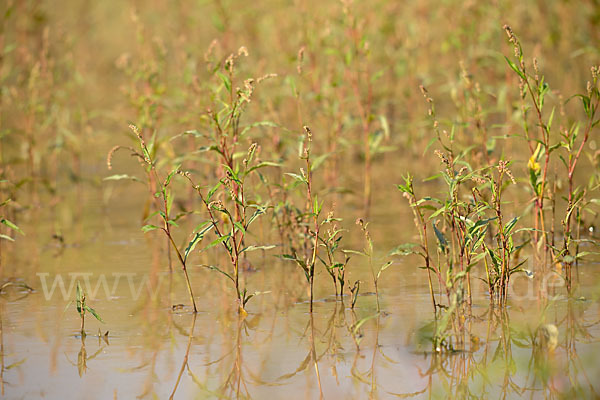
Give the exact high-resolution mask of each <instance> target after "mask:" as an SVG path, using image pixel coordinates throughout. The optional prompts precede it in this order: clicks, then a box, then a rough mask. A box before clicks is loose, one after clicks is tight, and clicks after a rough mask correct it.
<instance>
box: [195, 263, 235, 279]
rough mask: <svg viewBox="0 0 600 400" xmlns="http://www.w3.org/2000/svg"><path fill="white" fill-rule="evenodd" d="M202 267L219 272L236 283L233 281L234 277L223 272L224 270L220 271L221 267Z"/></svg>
mask: <svg viewBox="0 0 600 400" xmlns="http://www.w3.org/2000/svg"><path fill="white" fill-rule="evenodd" d="M202 267H204V268H207V269H210V270H213V271H217V272H219V273H221V274H223V275H225V276H226V277H227V278H229V279H230V280H231V281H232V282H235V280H234V279H233V277H232V276H231V275H229V274H228V273H227V272H225V271H223V270H222V269H220V268H219V267H216V266H214V265H202Z"/></svg>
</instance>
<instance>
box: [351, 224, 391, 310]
mask: <svg viewBox="0 0 600 400" xmlns="http://www.w3.org/2000/svg"><path fill="white" fill-rule="evenodd" d="M356 225H358V226H359V227H360V229H361V231H362V233H363V235H364V238H365V242H366V245H365V247H364V249H363V250H362V251H357V250H344V252H345V253H347V254H358V255H360V256H363V257H365V258H366V259H367V261H368V264H369V270H370V271H371V278H372V279H373V287H374V288H375V301H376V304H377V312H379V311H381V306H380V304H379V278H380V277H381V274H382V273H383V271H385V270H386V269H387V268H388V267H389V266H390V265H392V264H393V262H392V261H387V262H385V263H384V264H383V265H381V266H380V267H379V269H378V270H377V273H375V260H374V257H375V248H374V244H373V239H371V234H370V233H369V230H368V226H369V223H368V222H365V221H364V220H363V219H362V218H359V219H357V220H356ZM359 288H360V282H359V281H356V282H355V283H354V286H353V287H352V288H351V289H350V293H351V295H352V308H354V305H355V304H356V297H357V296H358V290H359Z"/></svg>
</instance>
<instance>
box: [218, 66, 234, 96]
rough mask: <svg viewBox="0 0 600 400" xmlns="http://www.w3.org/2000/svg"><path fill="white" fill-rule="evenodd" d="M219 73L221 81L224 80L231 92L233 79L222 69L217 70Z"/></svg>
mask: <svg viewBox="0 0 600 400" xmlns="http://www.w3.org/2000/svg"><path fill="white" fill-rule="evenodd" d="M217 75H218V76H219V78H221V81H223V85H225V88H226V89H227V91H228V92H231V79H229V77H228V76H227V75H225V74H224V73H222V72H221V71H217Z"/></svg>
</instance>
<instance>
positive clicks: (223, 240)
mask: <svg viewBox="0 0 600 400" xmlns="http://www.w3.org/2000/svg"><path fill="white" fill-rule="evenodd" d="M230 237H231V235H223V236H221V237H218V238H217V239H215V240H213V241H212V242H211V243H210V244H209V245H208V246H206V247H205V248H203V249H202V251H205V250H208V249H210V248H211V247H215V246H217V245H219V244H221V243H223V242H225V241H226V240H227V239H229V238H230Z"/></svg>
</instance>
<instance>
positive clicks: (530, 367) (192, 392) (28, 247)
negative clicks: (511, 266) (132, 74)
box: [0, 186, 600, 399]
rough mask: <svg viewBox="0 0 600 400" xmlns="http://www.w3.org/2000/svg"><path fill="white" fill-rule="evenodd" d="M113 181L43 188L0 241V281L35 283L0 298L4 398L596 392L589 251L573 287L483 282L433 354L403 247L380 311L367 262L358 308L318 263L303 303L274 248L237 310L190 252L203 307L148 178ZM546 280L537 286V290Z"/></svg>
mask: <svg viewBox="0 0 600 400" xmlns="http://www.w3.org/2000/svg"><path fill="white" fill-rule="evenodd" d="M111 190H114V191H113V192H111ZM111 190H107V189H106V187H97V188H90V187H87V188H83V189H82V188H80V189H76V188H71V189H68V190H65V191H64V194H63V197H62V198H61V199H60V200H61V201H59V202H55V204H52V202H51V201H50V200H47V199H40V200H39V203H40V205H43V206H40V208H36V209H32V210H29V211H25V212H23V213H21V214H20V221H19V222H20V225H21V226H22V228H23V230H24V231H25V232H26V236H25V237H19V238H17V242H16V243H14V244H12V245H11V246H8V245H6V244H4V247H3V254H2V255H3V266H2V276H1V277H2V282H4V281H7V280H12V281H14V282H17V283H18V282H22V283H26V284H27V285H29V286H31V287H32V288H33V289H35V291H34V292H32V293H29V292H28V291H27V290H26V289H23V288H19V287H16V286H11V287H7V288H6V289H5V290H4V291H3V293H2V295H1V297H0V319H1V323H2V325H1V328H2V332H1V342H2V360H1V361H2V376H1V381H2V388H1V390H2V392H1V397H2V398H7V399H31V398H47V399H62V398H74V399H112V398H117V399H133V398H159V399H166V398H169V397H170V396H174V398H178V399H189V398H238V397H239V398H255V399H263V398H286V399H314V398H319V396H323V398H357V399H360V398H368V397H373V398H381V399H386V398H397V397H400V398H406V397H411V398H412V397H415V398H448V397H451V398H464V397H468V396H474V397H478V398H499V397H501V396H505V395H506V396H507V397H508V398H520V397H528V398H546V397H560V396H565V397H579V398H593V397H597V396H598V395H599V394H600V379H598V377H600V363H598V361H597V358H598V357H599V356H600V344H599V343H598V338H599V337H600V324H599V323H598V322H599V320H600V307H599V301H598V288H599V283H600V272H598V271H599V269H598V266H597V265H594V264H589V265H583V266H580V267H579V285H580V287H579V288H578V292H577V295H576V296H575V298H573V299H570V300H569V299H567V298H565V297H564V296H561V295H562V294H564V288H561V286H560V285H561V282H560V281H559V280H557V279H555V278H554V277H553V276H549V277H540V276H536V277H534V278H533V279H527V278H519V279H516V280H515V282H514V287H513V288H512V297H511V298H512V300H511V303H510V304H509V306H508V308H507V310H506V311H500V310H495V309H490V308H489V307H488V302H487V300H486V298H485V293H484V292H483V291H482V290H480V291H479V292H478V293H479V294H478V295H477V296H476V301H475V304H474V305H473V310H472V311H473V317H472V318H470V319H468V320H467V326H468V328H469V331H468V333H466V334H465V342H464V346H463V348H460V349H457V350H456V351H455V352H451V353H442V354H437V353H435V352H432V351H431V350H432V348H431V345H430V344H428V342H427V336H428V334H429V333H430V332H429V330H428V329H429V328H428V327H429V326H430V325H429V323H430V322H431V319H432V312H431V304H430V298H429V295H428V290H427V285H426V281H425V280H424V278H425V277H424V276H423V274H422V271H421V270H418V269H416V268H415V264H414V262H413V261H410V262H404V263H402V262H401V261H399V262H398V263H396V264H395V265H394V266H393V267H392V268H389V269H388V270H387V271H386V274H385V276H384V278H383V279H382V283H381V307H382V312H381V313H380V314H377V313H376V301H375V297H374V295H373V294H372V293H371V290H372V287H370V285H369V284H368V282H369V271H368V268H367V266H366V264H363V263H361V262H359V261H356V262H354V264H351V266H350V272H349V274H350V275H349V278H350V279H352V280H356V279H360V280H362V281H364V282H365V283H364V285H363V287H362V289H361V291H362V295H361V296H359V297H358V301H357V304H356V308H355V309H354V310H351V309H350V307H349V306H350V299H349V298H348V297H347V296H346V297H344V298H343V299H342V300H340V299H336V298H335V296H333V295H332V294H333V289H332V284H331V282H330V280H329V277H328V276H327V275H326V274H325V272H324V271H321V273H320V274H319V275H318V276H317V282H318V287H317V290H316V297H317V299H318V300H317V302H316V304H315V310H314V312H313V314H312V315H311V314H309V312H308V304H307V303H306V290H305V285H304V278H303V276H302V275H301V274H300V273H299V272H298V271H297V270H296V269H295V268H294V266H293V265H290V264H282V263H281V262H280V261H279V260H278V259H277V258H275V257H273V255H272V254H265V255H259V256H257V257H255V258H254V259H253V261H252V267H251V268H250V269H249V271H248V272H246V274H245V277H246V283H247V285H248V286H249V287H250V288H251V289H252V290H259V291H268V293H264V294H261V295H259V296H257V297H256V298H255V299H252V300H251V301H250V303H249V306H248V312H249V315H248V317H247V318H245V319H240V318H239V317H238V316H237V313H236V312H235V303H234V301H233V292H232V290H231V288H230V287H229V286H228V285H227V282H225V280H224V279H222V277H221V276H220V275H218V274H217V273H215V272H211V271H206V270H203V269H201V268H199V267H191V280H192V283H193V285H194V290H195V293H196V299H197V300H196V301H197V302H198V306H199V313H198V314H197V315H196V316H194V315H193V314H191V313H190V312H189V308H187V307H186V305H187V304H188V299H187V294H186V289H185V284H184V281H183V280H182V276H181V273H180V271H179V270H177V269H176V270H175V271H174V272H173V273H170V272H169V267H168V264H167V262H166V256H165V253H164V248H165V243H164V240H163V238H162V237H160V236H158V235H154V236H153V235H152V234H149V235H143V234H142V233H141V232H140V231H139V226H140V211H139V199H140V198H141V197H139V196H142V195H143V193H142V191H141V190H139V193H138V192H136V190H138V189H131V188H127V189H125V188H124V187H121V186H115V188H114V189H111ZM138 195H139V196H138ZM407 221H409V220H408V219H407ZM372 229H373V230H374V236H375V237H376V238H377V237H380V238H387V239H386V240H387V241H388V242H390V243H386V240H384V239H382V240H380V243H382V244H381V248H382V249H384V250H385V249H388V248H387V247H386V246H387V245H388V244H390V245H391V244H393V242H396V241H398V242H399V241H400V240H401V239H402V235H408V234H409V233H408V232H397V228H394V227H393V226H392V225H391V224H389V223H387V224H386V222H385V218H380V220H379V221H375V222H374V223H373V225H372ZM406 231H408V229H406ZM53 235H59V236H60V237H61V238H62V241H61V240H60V239H59V238H53ZM406 238H408V236H407V237H406ZM182 240H183V237H182ZM207 257H213V255H212V254H209V255H207ZM197 262H198V263H200V262H202V260H200V259H198V260H197ZM174 265H175V264H174ZM175 267H176V265H175ZM57 279H58V280H57ZM77 279H79V280H80V282H82V284H83V285H84V287H87V292H88V303H89V305H90V306H92V307H93V308H95V309H96V310H97V311H98V312H99V313H100V315H101V316H102V317H103V319H104V321H105V323H104V324H101V323H99V322H98V321H95V320H94V319H93V318H91V316H89V315H88V316H87V317H88V318H87V319H86V330H87V332H88V335H87V337H85V338H81V337H80V336H79V334H78V331H79V326H80V320H79V316H78V315H77V313H76V311H75V306H74V304H72V303H69V302H70V301H71V300H73V299H74V297H75V290H74V286H73V284H74V282H75V280H77ZM61 280H62V281H61ZM61 282H62V283H63V284H64V287H62V286H61V285H60V283H61ZM542 283H543V284H545V285H547V287H548V290H547V291H546V292H545V293H546V294H547V296H546V297H545V298H540V297H539V295H538V293H539V290H538V289H539V287H540V284H542ZM53 285H56V286H55V287H54V291H52V287H53ZM86 285H88V286H86ZM63 289H64V290H63ZM179 304H183V305H184V306H183V307H179V306H177V305H179ZM174 305H175V309H173V306H174ZM369 317H370V318H369ZM365 318H368V319H366V320H365V321H364V322H363V323H362V325H361V326H360V328H359V329H358V330H354V329H353V327H354V326H355V325H356V323H357V322H358V321H361V320H363V319H365ZM540 326H542V329H541V330H539V329H538V328H539V327H540ZM554 327H555V328H556V330H557V332H558V336H557V337H553V329H554ZM99 330H100V334H101V336H100V337H98V336H97V334H98V331H99ZM107 331H108V335H107V336H104V334H105V333H106V332H107ZM544 332H546V334H544ZM544 335H545V336H547V337H548V338H549V339H548V340H546V341H544V340H542V337H544Z"/></svg>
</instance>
